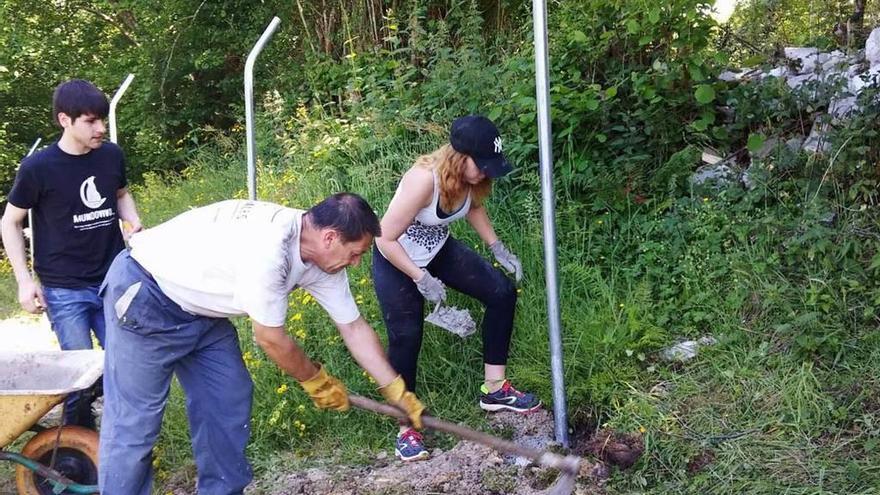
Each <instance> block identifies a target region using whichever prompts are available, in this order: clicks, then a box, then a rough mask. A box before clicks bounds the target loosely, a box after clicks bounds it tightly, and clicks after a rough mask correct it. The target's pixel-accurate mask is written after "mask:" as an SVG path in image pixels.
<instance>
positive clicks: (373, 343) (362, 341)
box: [339, 317, 398, 387]
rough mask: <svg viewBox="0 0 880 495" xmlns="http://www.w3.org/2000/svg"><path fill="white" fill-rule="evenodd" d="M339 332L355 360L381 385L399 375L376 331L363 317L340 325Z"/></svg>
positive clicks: (386, 383)
mask: <svg viewBox="0 0 880 495" xmlns="http://www.w3.org/2000/svg"><path fill="white" fill-rule="evenodd" d="M339 332H340V333H341V334H342V339H343V340H344V341H345V346H346V347H348V351H349V352H350V353H351V355H352V357H353V358H354V360H355V361H357V363H358V364H359V365H360V366H361V368H363V369H364V370H365V371H366V372H367V373H369V374H370V376H372V377H373V379H374V380H376V383H377V384H378V385H379V386H380V387H384V386H385V385H388V384H389V383H391V381H392V380H394V378H395V377H396V376H397V375H398V373H397V372H396V371H394V368H392V367H391V364H390V363H389V362H388V358H387V357H386V356H385V350H384V349H383V348H382V343H381V342H380V341H379V337H378V336H377V335H376V332H374V331H373V329H372V328H370V325H368V324H367V322H366V321H364V319H363V317H360V318H358V319H357V320H355V321H354V322H353V323H352V324H349V325H340V326H339Z"/></svg>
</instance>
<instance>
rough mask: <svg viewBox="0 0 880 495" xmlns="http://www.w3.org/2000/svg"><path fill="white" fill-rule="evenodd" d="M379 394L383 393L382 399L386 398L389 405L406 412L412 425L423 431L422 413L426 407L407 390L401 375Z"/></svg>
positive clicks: (380, 390) (381, 389)
mask: <svg viewBox="0 0 880 495" xmlns="http://www.w3.org/2000/svg"><path fill="white" fill-rule="evenodd" d="M379 392H381V393H382V397H385V400H386V401H387V402H388V403H389V404H391V405H393V406H397V407H398V408H399V409H402V410H403V411H404V412H406V415H407V417H409V421H410V423H412V425H413V427H414V428H415V429H417V430H421V429H422V411H424V410H425V406H424V405H423V404H422V402H421V401H420V400H419V399H418V397H416V394H414V393H412V392H410V391H409V390H407V389H406V383H404V381H403V378H402V377H401V376H400V375H397V378H395V379H394V380H392V381H391V383H389V384H388V385H385V386H384V387H379Z"/></svg>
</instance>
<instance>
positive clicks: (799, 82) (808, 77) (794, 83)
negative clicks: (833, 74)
mask: <svg viewBox="0 0 880 495" xmlns="http://www.w3.org/2000/svg"><path fill="white" fill-rule="evenodd" d="M818 80H819V76H818V75H816V74H813V73H808V74H800V75H797V76H791V77H789V78H788V79H786V80H785V84H788V87H789V88H791V89H798V88H800V87H801V86H803V85H804V84H806V83H808V82H810V81H818Z"/></svg>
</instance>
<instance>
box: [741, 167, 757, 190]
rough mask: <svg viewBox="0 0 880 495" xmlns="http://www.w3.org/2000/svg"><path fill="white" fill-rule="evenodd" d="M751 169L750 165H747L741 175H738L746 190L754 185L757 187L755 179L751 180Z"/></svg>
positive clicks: (751, 188)
mask: <svg viewBox="0 0 880 495" xmlns="http://www.w3.org/2000/svg"><path fill="white" fill-rule="evenodd" d="M751 170H752V167H749V168H748V169H746V171H745V172H743V174H742V177H740V181H742V184H743V187H745V188H746V190H747V191H751V190H753V189H754V188H755V187H757V184H755V181H754V180H752V174H751Z"/></svg>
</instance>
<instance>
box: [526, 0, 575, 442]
mask: <svg viewBox="0 0 880 495" xmlns="http://www.w3.org/2000/svg"><path fill="white" fill-rule="evenodd" d="M532 17H533V20H534V29H535V91H536V93H537V100H538V145H539V149H540V161H541V191H542V194H543V203H544V215H543V218H544V266H545V267H546V277H545V278H546V284H547V321H548V323H549V325H550V328H549V330H550V370H551V372H552V375H553V417H554V420H555V432H556V441H557V442H559V443H560V444H562V446H563V447H565V448H568V414H567V412H566V404H565V383H564V378H563V373H562V335H561V333H562V332H561V326H560V322H559V287H558V280H557V276H556V265H557V263H556V223H555V222H556V220H555V218H556V215H555V205H554V201H555V199H556V197H555V195H554V194H553V141H552V140H551V133H550V91H549V82H548V79H549V76H548V74H547V59H548V58H547V5H546V4H545V0H532Z"/></svg>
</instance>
